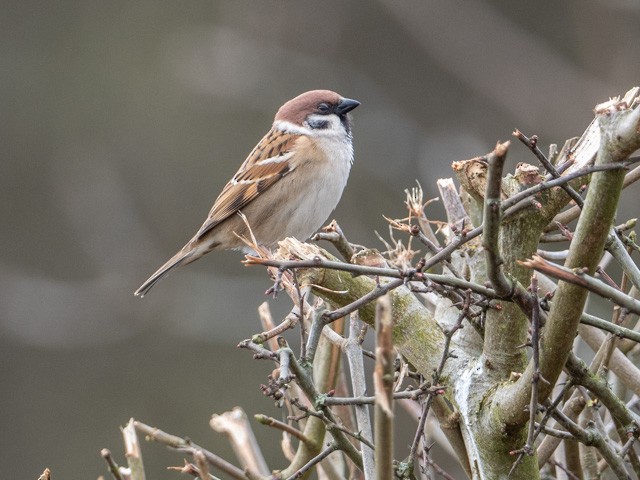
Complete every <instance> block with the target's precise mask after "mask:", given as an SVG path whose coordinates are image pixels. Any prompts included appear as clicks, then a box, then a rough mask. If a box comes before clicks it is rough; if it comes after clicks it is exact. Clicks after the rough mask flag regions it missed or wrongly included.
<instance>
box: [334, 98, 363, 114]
mask: <svg viewBox="0 0 640 480" xmlns="http://www.w3.org/2000/svg"><path fill="white" fill-rule="evenodd" d="M358 105H360V102H359V101H357V100H351V99H350V98H343V99H342V100H341V101H340V103H339V104H338V105H336V113H337V114H338V115H345V114H347V113H349V112H350V111H351V110H353V109H354V108H356V107H357V106H358Z"/></svg>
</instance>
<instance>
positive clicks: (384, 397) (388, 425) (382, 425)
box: [373, 297, 395, 480]
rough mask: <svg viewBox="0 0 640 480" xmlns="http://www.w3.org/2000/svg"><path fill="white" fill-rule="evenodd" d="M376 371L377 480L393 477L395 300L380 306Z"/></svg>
mask: <svg viewBox="0 0 640 480" xmlns="http://www.w3.org/2000/svg"><path fill="white" fill-rule="evenodd" d="M376 333H377V342H376V367H375V372H374V376H373V380H374V381H373V384H374V386H375V396H376V403H375V409H374V419H375V430H374V432H375V454H376V479H377V480H388V479H390V478H392V477H393V359H394V356H395V352H394V349H393V343H392V333H393V317H392V313H391V300H390V299H389V297H382V298H380V299H379V300H378V303H377V306H376Z"/></svg>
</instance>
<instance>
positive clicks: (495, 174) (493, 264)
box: [482, 142, 514, 298]
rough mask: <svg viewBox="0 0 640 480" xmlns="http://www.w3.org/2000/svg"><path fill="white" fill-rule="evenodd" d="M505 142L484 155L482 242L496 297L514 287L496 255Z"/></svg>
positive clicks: (505, 294) (502, 295)
mask: <svg viewBox="0 0 640 480" xmlns="http://www.w3.org/2000/svg"><path fill="white" fill-rule="evenodd" d="M508 148H509V142H505V143H499V144H498V145H496V148H495V149H494V150H493V152H491V153H490V154H489V155H488V156H487V162H488V163H489V173H488V178H487V190H486V194H485V201H484V221H483V225H484V234H483V235H482V246H483V247H484V250H485V258H486V261H487V277H488V278H489V281H490V282H491V286H492V287H493V289H494V290H495V292H496V294H497V295H498V297H500V298H506V297H510V296H512V294H513V291H514V281H513V280H512V279H510V278H508V277H507V276H506V275H505V274H504V271H503V269H502V264H503V263H504V262H503V260H502V257H501V256H500V249H499V247H498V237H499V234H500V220H501V213H502V210H501V208H500V195H501V193H502V189H501V186H502V169H503V167H504V162H505V160H506V158H507V150H508Z"/></svg>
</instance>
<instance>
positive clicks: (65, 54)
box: [0, 0, 640, 479]
mask: <svg viewBox="0 0 640 480" xmlns="http://www.w3.org/2000/svg"><path fill="white" fill-rule="evenodd" d="M0 7H1V13H0V63H1V66H2V68H1V69H0V72H1V81H0V99H1V108H0V125H1V129H0V135H1V136H2V137H1V142H0V144H1V145H2V147H1V148H2V161H1V162H0V215H1V221H2V229H0V242H1V247H2V248H1V249H0V362H1V367H0V382H1V383H0V388H1V390H0V469H1V472H2V473H1V474H0V476H1V477H2V478H37V476H38V475H39V474H40V473H41V472H42V470H43V469H44V467H45V466H49V467H51V468H52V470H53V472H54V478H56V479H63V478H64V479H72V478H95V477H97V475H98V474H100V473H106V471H105V469H104V465H103V463H102V460H101V459H100V457H99V455H98V452H99V450H100V448H102V447H110V448H111V449H112V450H113V451H114V453H115V454H116V455H117V456H118V458H119V460H122V455H121V450H122V448H121V440H120V434H119V430H118V426H119V425H123V424H124V423H125V422H126V420H127V419H128V418H129V417H130V416H135V417H136V418H139V419H141V420H143V421H146V422H148V423H151V424H153V425H156V426H159V427H162V428H164V429H166V430H168V431H171V432H173V433H176V434H180V435H189V436H190V437H191V438H193V439H194V440H195V441H197V442H199V443H200V444H202V445H205V446H207V447H209V448H211V449H212V450H214V451H216V452H218V453H220V454H222V455H224V456H225V457H226V458H228V459H233V455H232V453H231V451H230V449H229V448H228V447H227V446H226V443H225V441H224V439H222V438H221V437H220V436H219V435H218V434H216V433H213V432H211V431H210V429H209V427H208V419H209V416H210V414H211V413H213V412H214V411H215V412H222V411H224V410H228V409H230V408H232V407H233V406H235V405H237V404H241V405H242V406H243V407H245V409H246V410H247V411H248V412H249V413H250V414H253V413H258V412H265V413H268V414H273V415H276V416H279V415H280V412H278V411H276V409H274V408H273V407H272V404H271V401H270V400H268V399H266V398H264V397H262V396H261V393H260V391H259V389H258V385H259V383H260V382H264V381H265V377H266V375H267V374H268V373H269V372H270V371H271V368H272V365H271V364H268V363H266V362H263V363H260V362H256V361H253V360H251V355H250V354H249V353H248V352H246V351H240V350H237V349H235V347H234V346H235V345H236V343H237V342H238V341H239V340H241V339H243V338H246V337H248V336H250V335H251V334H252V333H254V332H257V331H258V330H259V327H258V323H257V315H256V308H257V307H258V305H259V304H260V303H261V302H262V301H263V300H264V299H265V297H264V295H263V292H264V291H265V289H266V288H268V287H269V285H270V282H269V279H268V277H267V275H266V274H265V272H264V271H263V270H261V269H259V268H249V269H248V268H245V267H243V266H242V265H241V264H240V260H241V259H242V256H241V255H239V254H238V253H233V252H223V253H220V254H212V255H209V256H207V257H205V258H204V259H202V260H201V261H199V262H197V263H196V264H193V265H191V266H189V267H187V268H185V269H183V270H181V271H178V272H177V273H175V274H174V275H172V276H171V277H170V278H169V279H168V280H166V281H164V282H162V283H161V284H160V285H158V286H157V287H156V288H155V289H154V290H153V291H152V292H151V294H150V295H149V296H148V297H146V298H145V299H143V300H140V299H137V298H134V297H133V295H132V292H133V291H134V290H135V288H137V287H138V285H139V284H140V283H141V282H142V281H143V280H144V279H145V278H146V277H147V276H148V275H149V274H150V273H152V272H153V271H154V270H155V269H156V268H157V267H158V266H159V265H160V264H161V263H163V262H164V261H165V260H166V259H167V258H168V257H169V256H171V255H172V254H173V253H174V252H175V251H176V250H177V249H178V248H179V247H181V246H182V244H183V243H184V242H185V241H186V240H187V239H188V238H189V237H190V236H191V235H192V233H194V232H195V230H196V229H197V228H198V227H199V226H200V224H201V222H202V221H203V220H204V217H205V215H206V213H207V212H208V210H209V208H210V205H211V203H212V202H213V200H214V199H215V197H216V196H217V194H218V192H219V190H220V189H221V188H222V186H223V185H224V183H225V182H226V181H227V180H228V178H229V177H230V176H231V175H232V174H233V173H234V172H235V170H236V169H237V167H238V165H239V164H240V162H241V161H242V160H243V159H244V157H245V156H246V154H247V153H248V152H249V151H250V149H251V148H252V147H253V145H254V144H255V143H256V142H257V141H258V140H259V139H260V138H261V136H262V135H263V134H264V133H265V132H266V130H267V129H268V127H269V125H270V123H271V121H272V118H273V115H274V113H275V111H276V109H277V108H278V107H279V106H280V105H281V104H282V103H283V102H284V101H286V100H288V99H289V98H291V97H293V96H295V95H297V94H298V93H301V92H303V91H305V90H309V89H313V88H330V89H334V90H336V91H338V92H340V93H342V94H343V95H345V96H348V97H352V98H356V99H358V100H360V101H361V102H362V106H361V107H359V108H358V109H357V110H356V111H355V112H354V119H355V126H354V135H355V149H356V163H355V165H354V168H353V170H352V175H351V180H350V182H349V185H348V187H347V189H346V191H345V194H344V196H343V199H342V202H341V204H340V206H339V207H338V209H337V211H336V212H335V217H336V218H337V219H338V220H339V222H340V223H341V225H342V226H343V228H344V230H345V232H346V233H347V235H348V236H349V238H350V239H351V240H352V241H355V242H359V243H365V244H368V245H371V246H376V247H381V246H382V245H381V244H380V243H379V241H378V240H377V239H376V238H375V236H374V234H373V232H374V230H378V231H380V232H381V233H383V234H385V235H386V230H387V227H386V225H385V222H384V220H383V219H382V216H381V215H382V214H385V215H388V216H396V217H398V216H403V214H404V207H403V201H404V194H403V189H404V188H406V187H411V186H413V185H414V184H415V183H414V182H415V180H416V179H417V180H419V181H420V183H421V184H422V185H423V186H424V187H425V189H426V190H427V194H426V196H427V197H435V196H436V195H437V193H436V191H435V180H436V179H437V178H439V177H446V176H450V175H451V174H450V170H449V165H450V163H451V161H454V160H459V159H463V158H469V157H472V156H475V155H479V154H482V153H485V152H487V151H489V150H490V149H491V148H492V146H493V145H494V144H495V142H496V141H497V140H505V139H508V138H509V137H510V135H511V132H512V130H513V129H514V128H520V129H521V130H522V131H524V132H525V133H527V134H533V133H537V134H538V135H539V136H540V138H541V142H542V144H544V145H547V144H548V143H550V142H559V143H562V142H563V141H564V139H565V138H567V137H571V136H574V135H579V134H580V133H581V132H582V130H583V129H584V127H585V126H586V125H587V123H588V122H589V121H590V119H591V118H592V111H591V109H592V107H593V106H594V105H595V104H596V103H598V102H600V101H604V100H606V99H607V98H608V97H609V96H612V95H616V94H619V93H624V92H625V91H626V90H627V89H628V88H630V87H632V86H634V85H637V84H639V83H640V75H639V74H640V63H639V57H638V45H640V29H638V25H640V3H639V2H638V1H637V0H626V1H625V0H616V1H611V0H607V1H604V0H602V1H583V0H574V1H565V2H552V1H542V2H512V1H507V0H504V1H499V0H486V1H473V2H471V1H470V2H457V1H451V2H445V1H442V2H436V1H420V2H419V1H402V2H399V1H395V2H394V1H371V2H364V1H360V2H355V1H354V2H341V1H337V0H336V1H325V2H303V1H300V2H281V1H278V2H274V1H262V2H248V1H238V0H233V1H231V0H229V1H216V2H202V1H201V2H152V1H148V0H146V1H144V0H143V1H136V2H131V1H111V2H103V1H93V0H90V1H87V0H85V1H71V0H61V1H46V2H44V1H34V0H21V1H2V2H0ZM517 161H529V162H533V159H532V157H531V155H530V154H529V153H528V152H527V151H526V150H525V149H524V148H522V147H520V146H519V145H514V147H513V148H512V151H511V153H510V168H513V166H514V165H515V163H516V162H517ZM625 196H626V202H627V206H626V207H625V209H624V214H625V215H627V216H629V215H631V216H637V213H638V208H637V205H638V202H637V197H638V189H637V187H634V188H632V189H630V190H629V191H628V192H626V194H625ZM634 199H635V200H634ZM430 214H431V215H432V216H433V218H438V216H439V215H440V210H439V207H438V206H435V207H434V208H433V209H432V210H430ZM625 218H626V217H625ZM271 303H272V307H273V309H274V312H275V313H276V315H277V316H280V315H283V314H284V313H285V312H286V311H287V310H288V308H289V305H290V304H289V301H288V300H287V298H286V297H284V296H282V297H281V298H279V299H277V300H275V301H272V302H271ZM290 337H291V338H296V337H297V333H295V332H293V333H291V334H290ZM257 434H258V438H259V439H260V440H262V441H263V442H264V443H267V441H268V443H269V444H270V445H273V446H275V447H277V445H276V444H277V441H276V439H277V437H276V436H275V435H274V434H272V433H271V432H268V431H265V429H264V428H263V427H257ZM409 441H410V440H409V439H408V438H407V440H406V442H407V443H408V442H409ZM402 446H403V448H404V445H402ZM144 448H145V450H144V451H145V458H146V460H147V464H148V467H149V468H148V470H149V472H150V477H151V478H176V475H175V474H170V473H167V472H166V471H165V470H164V467H165V466H166V465H168V464H180V463H181V459H180V456H178V455H176V454H167V453H165V452H164V450H163V449H162V447H160V446H156V445H145V446H144ZM268 455H269V457H268V458H269V461H270V464H271V466H272V467H274V468H275V467H277V466H281V465H283V461H282V459H281V457H280V456H279V455H278V454H277V451H276V450H274V451H272V452H270V453H269V454H268Z"/></svg>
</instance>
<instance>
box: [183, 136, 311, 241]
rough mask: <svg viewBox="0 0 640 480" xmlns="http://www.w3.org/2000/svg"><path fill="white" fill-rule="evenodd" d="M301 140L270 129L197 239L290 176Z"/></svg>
mask: <svg viewBox="0 0 640 480" xmlns="http://www.w3.org/2000/svg"><path fill="white" fill-rule="evenodd" d="M299 138H300V135H296V134H291V133H288V132H283V131H281V130H276V129H271V130H270V131H269V133H267V134H266V135H265V136H264V138H263V139H262V140H260V142H259V143H258V145H256V147H255V148H254V149H253V151H252V152H251V153H250V154H249V156H248V157H247V159H246V160H245V161H244V162H243V164H242V165H241V166H240V169H239V170H238V171H237V172H236V174H235V175H234V176H233V178H232V179H231V180H230V181H229V183H227V184H226V185H225V187H224V188H223V189H222V192H221V193H220V195H219V196H218V198H217V199H216V201H215V203H214V204H213V207H212V208H211V211H210V212H209V217H208V218H207V220H206V221H205V222H204V224H203V225H202V227H200V230H199V231H198V233H197V234H196V238H200V237H202V236H203V235H205V234H206V233H207V232H209V231H210V230H211V229H212V228H214V227H215V226H216V225H218V224H219V223H221V222H223V221H224V220H226V219H227V218H229V217H230V216H231V215H233V214H234V213H236V212H237V211H238V210H241V209H242V208H244V207H246V206H247V205H248V204H249V203H250V202H251V201H252V200H254V199H255V198H256V197H257V196H258V195H260V194H261V193H262V192H264V191H265V190H267V189H268V188H269V187H271V186H272V185H274V184H275V183H276V182H277V181H278V180H280V179H281V178H282V177H284V176H285V175H287V174H288V173H290V172H291V171H292V170H293V169H294V168H295V165H294V164H293V162H290V161H289V159H290V158H291V157H292V155H293V150H294V146H295V144H296V142H297V141H298V140H299Z"/></svg>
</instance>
